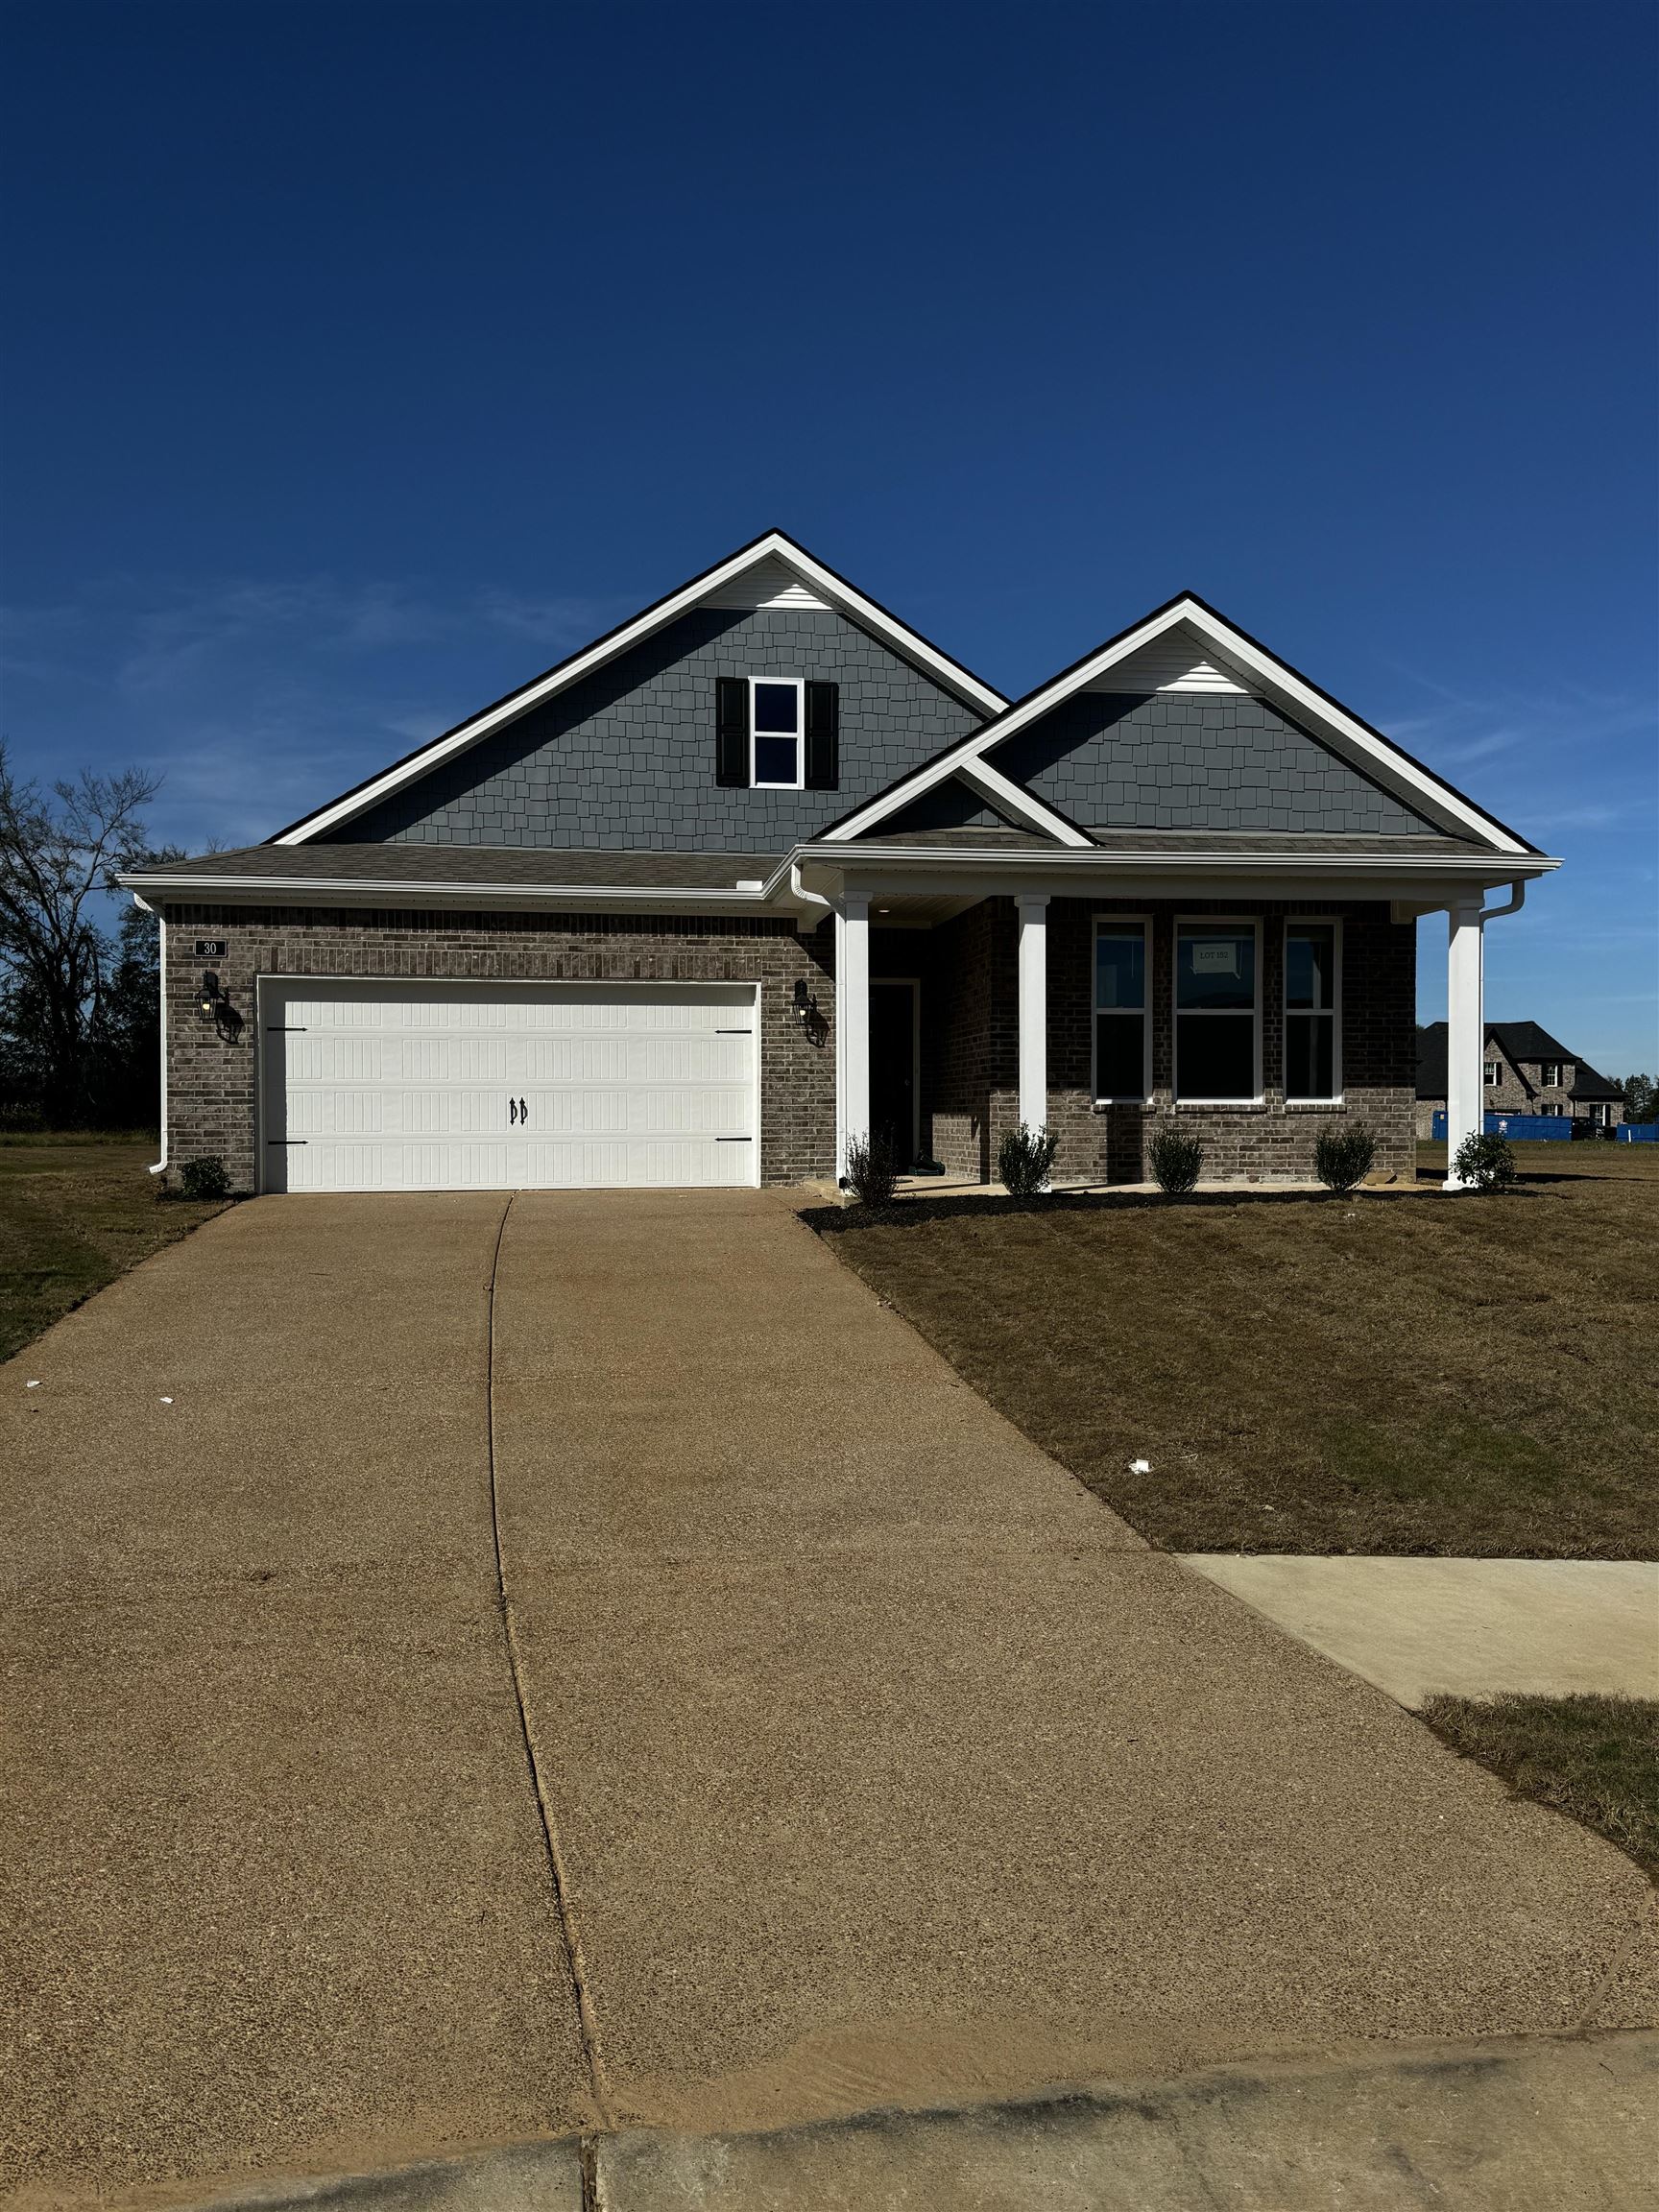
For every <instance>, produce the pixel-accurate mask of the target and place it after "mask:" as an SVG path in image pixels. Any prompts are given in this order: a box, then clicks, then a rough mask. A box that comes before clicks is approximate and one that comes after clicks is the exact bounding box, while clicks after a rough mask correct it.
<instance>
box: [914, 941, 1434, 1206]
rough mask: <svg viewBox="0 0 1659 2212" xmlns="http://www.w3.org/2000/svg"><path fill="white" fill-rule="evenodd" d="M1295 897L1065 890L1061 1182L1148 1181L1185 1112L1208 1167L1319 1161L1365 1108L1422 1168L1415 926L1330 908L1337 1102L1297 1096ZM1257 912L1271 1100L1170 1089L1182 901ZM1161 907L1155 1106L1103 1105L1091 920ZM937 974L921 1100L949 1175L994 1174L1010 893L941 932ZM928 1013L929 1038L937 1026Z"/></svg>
mask: <svg viewBox="0 0 1659 2212" xmlns="http://www.w3.org/2000/svg"><path fill="white" fill-rule="evenodd" d="M1298 911H1303V912H1306V911H1307V909H1306V908H1305V907H1304V908H1301V909H1298V908H1297V907H1294V906H1289V905H1286V904H1282V903H1264V902H1243V901H1239V900H1228V901H1225V902H1221V901H1209V902H1205V901H1202V900H1183V901H1181V902H1144V901H1142V902H1112V901H1104V900H1101V901H1095V900H1081V899H1056V900H1055V901H1054V902H1052V904H1051V905H1050V906H1049V908H1048V1114H1049V1125H1050V1127H1051V1128H1052V1129H1053V1130H1054V1131H1055V1133H1056V1135H1057V1136H1058V1138H1059V1150H1058V1153H1057V1154H1056V1158H1055V1174H1056V1176H1057V1177H1059V1178H1061V1179H1064V1180H1084V1181H1098V1180H1104V1181H1109V1182H1141V1181H1143V1180H1145V1179H1146V1178H1147V1176H1148V1175H1149V1173H1150V1170H1149V1168H1148V1167H1147V1166H1146V1144H1147V1142H1148V1140H1149V1138H1150V1136H1151V1134H1152V1132H1153V1130H1154V1129H1156V1128H1157V1127H1158V1126H1159V1125H1160V1124H1161V1123H1166V1122H1168V1121H1169V1120H1170V1119H1172V1118H1174V1119H1178V1120H1179V1122H1180V1124H1181V1126H1182V1127H1183V1128H1191V1129H1193V1130H1195V1131H1196V1132H1197V1133H1198V1135H1200V1136H1201V1137H1202V1138H1203V1140H1204V1147H1205V1161H1204V1173H1205V1177H1206V1179H1214V1178H1218V1177H1240V1176H1241V1177H1245V1178H1247V1179H1250V1180H1256V1179H1259V1178H1272V1177H1299V1176H1307V1175H1310V1174H1311V1172H1312V1166H1313V1145H1314V1141H1315V1139H1316V1137H1317V1135H1318V1132H1319V1130H1320V1129H1321V1128H1323V1127H1324V1126H1325V1125H1326V1124H1327V1123H1328V1122H1332V1121H1342V1120H1364V1121H1367V1122H1369V1123H1370V1125H1371V1127H1372V1128H1373V1129H1374V1130H1375V1131H1376V1133H1377V1139H1378V1147H1377V1166H1378V1168H1379V1169H1381V1170H1383V1171H1384V1172H1389V1173H1394V1174H1404V1175H1409V1174H1410V1173H1412V1172H1413V1170H1414V1167H1415V1159H1416V1155H1415V1149H1414V1146H1415V1133H1414V1129H1413V1109H1414V1104H1415V1095H1416V932H1415V930H1414V928H1413V927H1412V926H1411V925H1410V924H1409V923H1406V924H1397V923H1394V922H1393V921H1391V920H1390V919H1389V913H1388V908H1387V907H1386V906H1385V905H1381V904H1377V903H1372V902H1365V903H1358V902H1349V903H1332V904H1328V905H1322V906H1321V907H1320V909H1319V912H1320V914H1321V915H1322V916H1324V915H1330V916H1335V917H1338V918H1340V920H1341V921H1342V925H1343V928H1342V1066H1343V1103H1342V1104H1341V1105H1340V1106H1304V1105H1286V1102H1285V1097H1284V1074H1283V1069H1284V1054H1283V1030H1284V1022H1283V1011H1282V1009H1283V997H1284V987H1283V974H1284V923H1285V920H1286V916H1287V915H1290V914H1294V913H1296V912H1298ZM1178 913H1179V914H1180V915H1182V916H1184V917H1191V918H1201V917H1202V916H1204V915H1205V914H1216V915H1221V914H1226V915H1229V916H1235V915H1259V916H1260V917H1261V918H1262V1088H1263V1092H1264V1094H1265V1095H1264V1103H1263V1104H1262V1106H1260V1107H1232V1106H1189V1105H1181V1106H1176V1105H1174V1104H1172V1102H1171V1096H1170V1087H1171V1051H1172V1043H1173V1039H1172V1014H1171V1007H1170V990H1171V965H1172V961H1173V957H1174V922H1175V917H1176V915H1177V914H1178ZM1112 914H1137V915H1149V916H1150V917H1151V920H1152V975H1151V983H1150V990H1151V1004H1152V1009H1153V1024H1152V1075H1153V1094H1154V1095H1153V1103H1152V1105H1151V1106H1150V1107H1145V1108H1142V1107H1124V1106H1113V1107H1108V1108H1105V1109H1100V1110H1097V1109H1096V1108H1095V1107H1094V1099H1093V1088H1092V1055H1091V1046H1092V1029H1093V1022H1094V987H1093V962H1094V917H1095V916H1096V915H1102V916H1105V915H1112ZM937 936H938V939H939V945H938V965H939V974H938V975H937V978H936V981H935V988H934V994H933V1006H932V1009H931V1017H930V1018H929V1014H928V1012H927V1011H926V1009H925V1012H924V1031H923V1035H924V1054H923V1089H924V1096H923V1112H924V1117H925V1119H926V1118H928V1117H930V1118H931V1123H932V1128H933V1132H934V1147H935V1151H936V1153H937V1155H938V1157H939V1158H940V1159H941V1160H942V1161H943V1162H944V1164H945V1166H947V1167H948V1168H950V1171H951V1172H952V1173H956V1174H966V1175H987V1174H989V1173H990V1172H991V1171H992V1169H993V1167H994V1165H995V1161H996V1156H997V1148H998V1144H999V1143H1000V1142H1001V1140H1002V1136H1003V1133H1004V1131H1006V1130H1007V1129H1009V1128H1011V1127H1012V1126H1013V1125H1014V1123H1015V1122H1016V1120H1017V1119H1018V1118H1019V1115H1018V1106H1019V1091H1018V1067H1019V981H1018V968H1017V943H1018V938H1017V923H1016V918H1015V912H1014V905H1013V902H1012V901H1011V900H1008V899H996V900H988V901H986V902H984V903H983V904H982V905H980V906H977V907H974V908H973V909H971V910H970V911H969V912H968V913H967V914H965V915H963V916H961V917H960V919H959V920H958V921H956V922H954V923H951V924H950V925H949V926H948V927H946V928H944V929H941V930H940V931H938V932H937ZM930 1026H931V1032H932V1033H931V1037H929V1027H930Z"/></svg>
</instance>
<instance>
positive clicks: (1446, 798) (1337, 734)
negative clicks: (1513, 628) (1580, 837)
mask: <svg viewBox="0 0 1659 2212" xmlns="http://www.w3.org/2000/svg"><path fill="white" fill-rule="evenodd" d="M1178 629H1185V630H1186V631H1187V632H1189V633H1190V637H1191V640H1192V641H1193V642H1194V643H1196V644H1197V645H1198V646H1199V647H1200V648H1205V649H1209V650H1211V651H1214V653H1216V654H1217V655H1219V656H1220V659H1221V662H1222V666H1223V669H1227V668H1231V669H1233V670H1237V671H1239V672H1241V673H1242V674H1244V675H1245V676H1247V677H1248V678H1250V679H1251V680H1252V682H1253V683H1254V684H1255V685H1258V686H1259V687H1260V689H1261V690H1262V694H1263V696H1265V697H1266V698H1268V699H1269V700H1271V701H1273V702H1274V703H1275V704H1276V705H1280V706H1281V707H1282V708H1283V709H1285V710H1286V711H1287V712H1288V713H1289V714H1291V715H1292V716H1294V717H1295V718H1296V719H1297V720H1298V721H1300V722H1302V723H1305V724H1306V725H1307V726H1308V727H1309V728H1310V730H1311V731H1312V732H1313V733H1314V734H1315V735H1317V736H1318V737H1319V738H1320V739H1321V741H1322V742H1324V743H1326V744H1327V745H1329V746H1330V748H1331V750H1332V751H1333V752H1334V753H1336V754H1338V755H1339V756H1340V757H1343V758H1345V759H1347V760H1348V761H1349V762H1350V763H1351V764H1352V765H1353V766H1354V767H1355V768H1357V769H1358V771H1359V772H1360V773H1361V774H1363V775H1364V776H1366V777H1367V778H1368V779H1369V780H1370V781H1373V782H1375V783H1379V784H1381V785H1382V786H1383V788H1384V789H1386V790H1392V791H1394V792H1395V793H1396V795H1397V796H1399V797H1400V798H1402V800H1403V801H1405V803H1406V804H1407V805H1410V806H1412V807H1413V809H1414V810H1417V811H1419V812H1421V813H1422V814H1423V815H1424V816H1425V818H1427V819H1429V820H1431V821H1433V822H1435V823H1436V824H1437V826H1438V827H1440V828H1443V829H1448V830H1449V831H1450V832H1451V833H1452V834H1454V835H1457V836H1462V837H1466V838H1469V839H1471V840H1474V841H1476V842H1477V843H1478V844H1479V846H1480V847H1481V848H1483V849H1484V850H1485V851H1487V852H1496V853H1503V854H1514V855H1516V856H1518V857H1525V858H1531V857H1534V856H1537V857H1542V855H1541V854H1539V849H1538V848H1537V847H1536V846H1535V845H1530V844H1528V843H1527V840H1526V839H1525V838H1524V837H1521V836H1519V835H1518V834H1517V833H1516V831H1514V830H1513V829H1508V828H1507V827H1506V826H1505V825H1504V824H1503V823H1502V822H1500V821H1499V820H1498V819H1497V818H1496V816H1494V815H1491V814H1488V813H1486V812H1485V811H1484V810H1483V809H1482V808H1481V807H1479V806H1477V805H1476V804H1475V802H1474V801H1473V800H1472V799H1468V798H1466V797H1465V796H1464V795H1463V793H1462V792H1460V791H1457V790H1455V789H1454V787H1453V786H1452V785H1451V784H1450V783H1448V782H1446V781H1444V780H1443V779H1442V778H1440V777H1438V776H1436V775H1435V774H1434V773H1433V771H1432V770H1431V769H1430V768H1427V767H1425V765H1424V764H1423V762H1422V761H1420V760H1418V759H1416V758H1415V757H1413V756H1412V755H1411V754H1409V753H1407V752H1406V751H1405V749H1404V748H1403V747H1401V746H1398V745H1396V744H1394V743H1393V742H1392V740H1391V739H1389V738H1387V737H1384V736H1383V733H1382V732H1381V731H1380V730H1375V729H1373V728H1372V726H1371V725H1370V723H1368V722H1365V721H1362V720H1361V719H1360V717H1359V716H1358V715H1357V714H1355V713H1353V712H1351V711H1350V709H1348V708H1346V707H1344V706H1342V705H1341V704H1340V702H1339V701H1337V700H1335V699H1334V698H1332V696H1331V694H1330V693H1329V692H1328V691H1324V690H1321V689H1320V687H1319V685H1316V684H1314V683H1313V682H1311V680H1310V678H1308V677H1306V676H1304V675H1302V674H1301V672H1300V671H1299V670H1298V669H1295V668H1292V667H1291V665H1290V663H1289V662H1288V661H1281V660H1280V659H1279V658H1278V656H1277V655H1276V654H1274V653H1270V652H1269V651H1268V649H1267V648H1266V646H1264V645H1262V643H1260V641H1259V640H1258V639H1256V638H1254V637H1251V636H1250V635H1249V634H1248V632H1246V631H1243V630H1240V629H1238V627H1237V625H1236V624H1234V623H1232V622H1229V621H1228V620H1227V617H1226V616H1225V615H1224V614H1221V613H1218V612H1217V610H1216V609H1215V608H1214V607H1212V606H1210V605H1209V604H1208V602H1207V601H1205V600H1203V599H1200V598H1199V597H1198V595H1197V593H1196V592H1193V591H1182V592H1178V593H1177V594H1176V596H1175V597H1174V598H1173V599H1169V600H1166V602H1165V604H1164V605H1163V606H1162V607H1157V608H1154V609H1153V611H1152V613H1150V614H1146V615H1143V616H1142V619H1141V620H1140V621H1139V622H1133V623H1131V624H1130V625H1129V627H1128V628H1127V629H1125V630H1120V631H1118V634H1117V636H1116V637H1109V638H1108V639H1107V640H1106V642H1105V644H1103V645H1097V646H1096V647H1095V648H1094V651H1093V652H1091V653H1086V654H1085V655H1084V656H1083V658H1082V659H1081V660H1079V661H1073V662H1072V664H1071V666H1070V668H1066V669H1062V671H1061V672H1060V674H1059V675H1058V676H1054V677H1050V678H1049V680H1048V681H1047V682H1046V684H1041V685H1038V686H1037V688H1036V689H1035V690H1033V691H1028V692H1027V693H1026V694H1025V696H1024V698H1022V699H1020V700H1017V701H1016V702H1015V704H1014V705H1013V706H1011V707H1009V708H1006V709H1004V710H1003V711H1002V712H1001V713H1000V714H998V715H996V716H995V717H994V718H993V719H992V720H991V721H989V722H987V723H986V724H985V726H984V728H983V729H981V730H977V731H975V732H974V733H973V735H972V736H969V737H965V738H962V739H960V740H959V741H958V742H957V743H956V744H954V745H952V746H949V747H947V748H946V750H945V751H944V752H942V753H939V754H936V755H935V756H934V757H933V758H932V759H931V760H929V761H926V762H924V763H923V765H922V766H921V767H920V768H917V769H913V770H912V771H911V773H910V774H909V775H908V776H904V777H901V778H900V779H899V781H897V782H895V783H892V784H890V785H889V786H888V788H887V789H886V790H885V791H884V792H882V793H881V794H880V795H879V796H878V797H877V798H875V799H872V800H869V801H867V802H866V803H865V804H864V805H862V806H859V807H856V808H854V811H853V812H852V813H850V814H847V815H844V816H843V817H842V818H841V820H840V821H839V822H837V823H834V824H832V825H831V826H830V828H829V829H828V830H826V831H824V832H823V835H824V836H825V837H826V838H827V839H830V840H834V841H837V842H840V841H845V840H847V839H851V838H855V837H859V836H862V835H864V834H866V833H867V832H868V831H869V830H870V829H874V828H875V827H876V825H877V824H878V823H879V822H881V821H882V820H884V819H885V817H886V816H887V815H888V814H890V813H893V812H895V811H897V809H898V808H899V807H900V806H902V805H907V804H908V803H909V802H910V801H911V800H913V799H915V798H917V797H919V796H920V795H921V793H923V792H924V791H926V790H928V789H930V788H931V786H932V785H933V784H934V783H936V782H938V781H940V780H941V779H942V778H944V777H946V776H950V775H961V774H969V775H972V774H973V773H974V771H975V770H976V769H977V770H979V771H980V772H981V773H982V772H983V771H984V769H986V768H988V767H989V766H990V765H991V764H990V762H989V761H988V760H987V759H986V756H987V755H988V754H990V753H992V752H994V751H995V750H996V748H997V747H998V745H1000V744H1002V743H1003V742H1004V741H1005V740H1006V739H1008V738H1009V737H1012V736H1014V735H1016V734H1017V733H1019V732H1020V731H1021V730H1023V729H1026V728H1028V727H1029V726H1030V725H1031V724H1032V723H1034V722H1036V721H1037V720H1038V719H1039V718H1040V717H1041V716H1042V715H1044V714H1046V713H1047V712H1048V711H1049V710H1050V709H1052V708H1054V707H1057V706H1058V705H1059V704H1060V703H1061V702H1062V701H1063V700H1066V699H1069V698H1070V697H1072V696H1073V695H1074V694H1075V693H1077V692H1079V691H1082V690H1084V689H1086V688H1089V687H1094V688H1096V689H1101V690H1105V689H1109V688H1111V685H1110V682H1109V679H1110V677H1111V675H1112V672H1113V671H1114V670H1115V669H1121V668H1122V667H1123V666H1124V665H1125V663H1128V662H1130V661H1132V660H1136V659H1137V658H1138V657H1141V656H1143V655H1145V653H1146V650H1147V648H1148V647H1151V646H1155V645H1156V644H1157V643H1158V641H1159V640H1160V639H1165V638H1166V637H1168V636H1169V634H1170V633H1171V632H1174V631H1176V630H1178ZM1142 665H1144V663H1143V662H1142ZM1202 665H1204V666H1205V668H1206V670H1207V672H1208V673H1209V674H1211V675H1214V674H1215V673H1216V671H1215V670H1214V668H1213V666H1212V665H1211V664H1210V663H1209V662H1204V663H1202Z"/></svg>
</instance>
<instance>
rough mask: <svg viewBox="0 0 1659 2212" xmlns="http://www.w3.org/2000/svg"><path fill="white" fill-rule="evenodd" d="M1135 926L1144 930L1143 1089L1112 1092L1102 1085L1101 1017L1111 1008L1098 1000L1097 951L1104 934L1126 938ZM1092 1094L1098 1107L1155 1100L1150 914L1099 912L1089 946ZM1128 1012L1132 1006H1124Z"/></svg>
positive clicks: (1139, 1104)
mask: <svg viewBox="0 0 1659 2212" xmlns="http://www.w3.org/2000/svg"><path fill="white" fill-rule="evenodd" d="M1132 929H1139V930H1140V932H1141V947H1142V950H1141V974H1142V989H1141V1027H1142V1044H1141V1060H1142V1075H1141V1092H1140V1095H1139V1096H1136V1095H1133V1094H1125V1093H1121V1092H1114V1093H1112V1094H1107V1093H1105V1092H1103V1091H1102V1090H1101V1088H1100V1023H1099V1016H1100V1015H1101V1014H1102V1013H1103V1012H1105V1011H1108V1009H1105V1008H1103V1007H1101V1006H1100V1005H1099V1004H1098V1003H1097V1002H1096V1000H1095V998H1094V994H1095V992H1096V991H1097V990H1098V989H1099V979H1100V955H1099V952H1098V951H1097V950H1096V947H1097V946H1098V944H1099V941H1100V939H1101V937H1102V936H1107V935H1116V936H1119V937H1126V936H1127V935H1128V934H1129V932H1130V931H1131V930H1132ZM1089 1009H1090V1011H1089V1095H1090V1096H1091V1097H1092V1098H1093V1099H1094V1103H1095V1105H1096V1106H1146V1105H1149V1104H1150V1103H1151V1099H1152V917H1151V916H1150V915H1149V914H1096V915H1095V917H1094V936H1093V937H1092V939H1091V940H1090V946H1089ZM1123 1011H1124V1012H1125V1013H1127V1012H1128V1008H1127V1007H1125V1008H1124V1009H1123Z"/></svg>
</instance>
